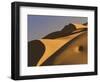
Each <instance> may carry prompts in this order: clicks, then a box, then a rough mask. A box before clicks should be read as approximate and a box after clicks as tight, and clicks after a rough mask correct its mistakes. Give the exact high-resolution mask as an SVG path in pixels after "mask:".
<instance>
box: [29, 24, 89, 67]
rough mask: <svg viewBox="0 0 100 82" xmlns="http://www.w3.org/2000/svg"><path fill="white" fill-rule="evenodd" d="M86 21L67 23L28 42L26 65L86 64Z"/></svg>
mask: <svg viewBox="0 0 100 82" xmlns="http://www.w3.org/2000/svg"><path fill="white" fill-rule="evenodd" d="M86 63H88V62H87V23H84V24H69V25H66V26H65V27H64V28H63V29H62V30H61V31H57V32H53V33H50V34H48V35H46V36H45V37H43V38H42V39H40V40H33V41H30V42H28V66H41V65H42V66H43V65H71V64H86Z"/></svg>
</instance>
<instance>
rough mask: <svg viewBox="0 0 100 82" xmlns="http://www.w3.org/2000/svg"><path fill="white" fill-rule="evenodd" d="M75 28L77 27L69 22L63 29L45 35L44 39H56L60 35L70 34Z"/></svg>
mask: <svg viewBox="0 0 100 82" xmlns="http://www.w3.org/2000/svg"><path fill="white" fill-rule="evenodd" d="M75 30H76V27H75V26H74V25H73V24H69V25H66V26H64V28H63V29H62V30H61V31H56V32H53V33H50V34H48V35H47V36H45V37H43V39H56V38H59V37H64V36H67V35H70V34H71V33H72V32H73V31H75Z"/></svg>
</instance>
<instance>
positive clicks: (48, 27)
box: [27, 15, 88, 41]
mask: <svg viewBox="0 0 100 82" xmlns="http://www.w3.org/2000/svg"><path fill="white" fill-rule="evenodd" d="M27 21H28V41H31V40H35V39H41V38H42V37H44V36H46V35H47V34H49V33H51V32H55V31H59V30H61V29H62V28H64V26H65V25H68V24H69V23H86V22H88V18H87V17H69V16H43V15H28V16H27Z"/></svg>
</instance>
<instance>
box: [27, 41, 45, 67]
mask: <svg viewBox="0 0 100 82" xmlns="http://www.w3.org/2000/svg"><path fill="white" fill-rule="evenodd" d="M44 51H45V46H44V44H43V43H42V42H41V41H39V40H33V41H30V42H29V43H28V66H34V65H36V64H37V62H38V61H39V59H40V58H41V57H42V56H43V53H44Z"/></svg>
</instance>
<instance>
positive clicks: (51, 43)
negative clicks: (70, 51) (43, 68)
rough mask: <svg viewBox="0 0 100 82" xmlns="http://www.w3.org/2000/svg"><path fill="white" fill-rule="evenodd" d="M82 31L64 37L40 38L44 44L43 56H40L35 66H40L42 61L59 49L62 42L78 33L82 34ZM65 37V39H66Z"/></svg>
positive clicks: (69, 39)
mask: <svg viewBox="0 0 100 82" xmlns="http://www.w3.org/2000/svg"><path fill="white" fill-rule="evenodd" d="M82 33H84V32H80V33H76V34H73V35H70V36H66V37H60V38H57V39H53V40H51V39H40V41H41V42H42V43H43V44H44V45H45V48H46V50H45V52H44V54H43V56H42V57H41V58H40V60H39V62H38V63H37V66H40V65H41V64H42V63H44V62H45V61H46V60H47V59H48V58H49V57H51V56H52V55H53V54H54V53H55V52H56V51H57V50H59V49H60V48H61V47H62V46H63V45H64V44H66V43H68V42H69V41H71V40H72V39H74V38H75V37H77V36H78V35H80V34H82ZM66 38H67V39H66Z"/></svg>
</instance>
